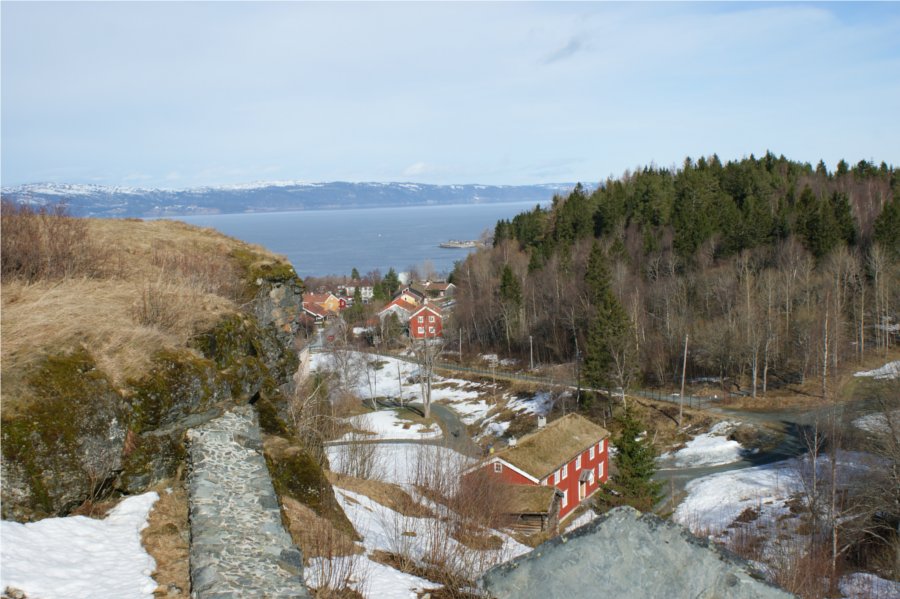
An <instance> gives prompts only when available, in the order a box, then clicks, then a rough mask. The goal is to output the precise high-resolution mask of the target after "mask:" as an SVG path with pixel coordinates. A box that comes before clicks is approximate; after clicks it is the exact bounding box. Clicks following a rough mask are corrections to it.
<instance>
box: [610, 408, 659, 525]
mask: <svg viewBox="0 0 900 599" xmlns="http://www.w3.org/2000/svg"><path fill="white" fill-rule="evenodd" d="M619 425H620V426H621V429H620V431H619V434H618V435H617V436H616V437H615V439H614V440H613V444H614V445H615V447H616V454H615V456H613V464H615V470H614V471H613V474H612V477H611V479H610V485H609V490H612V491H615V492H616V493H618V494H619V495H618V496H615V499H613V497H609V496H608V495H607V497H601V502H606V503H615V504H625V505H630V506H632V507H634V508H637V509H639V510H641V511H645V512H646V511H650V510H652V509H653V506H655V505H656V504H657V503H658V502H659V500H660V499H661V498H662V483H661V482H659V481H656V480H653V475H654V474H655V473H656V450H655V449H654V447H653V444H652V443H651V442H650V439H649V438H648V437H647V435H646V434H644V430H643V428H644V427H643V425H642V423H641V421H640V420H638V419H637V418H636V417H635V416H634V414H633V413H632V412H631V410H625V411H624V412H623V414H622V416H621V417H620V419H619Z"/></svg>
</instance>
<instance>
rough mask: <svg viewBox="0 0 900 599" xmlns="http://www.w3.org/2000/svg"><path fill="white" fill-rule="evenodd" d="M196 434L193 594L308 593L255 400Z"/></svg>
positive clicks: (192, 445)
mask: <svg viewBox="0 0 900 599" xmlns="http://www.w3.org/2000/svg"><path fill="white" fill-rule="evenodd" d="M188 441H189V447H188V449H189V459H190V472H189V475H188V488H189V492H190V525H191V567H190V570H191V589H192V590H191V597H193V598H195V599H239V598H241V599H243V598H261V597H266V598H271V599H287V598H298V599H299V598H308V597H309V593H308V592H307V590H306V587H305V586H304V584H303V560H302V557H301V554H300V551H299V550H298V549H297V548H296V546H295V545H294V544H293V542H292V540H291V538H290V536H289V535H288V534H287V532H285V530H284V526H283V525H282V521H281V511H280V509H279V504H278V498H277V496H276V495H275V489H274V487H273V486H272V480H271V478H270V477H269V471H268V469H267V468H266V462H265V458H264V457H263V453H262V439H261V437H260V431H259V424H258V421H257V416H256V412H255V411H254V410H253V408H252V406H249V405H248V406H243V407H238V408H234V409H232V410H231V411H229V412H226V413H225V414H224V415H222V416H221V417H219V418H216V419H215V420H211V421H210V422H207V423H206V424H204V425H203V426H201V427H199V428H195V429H192V430H190V431H189V432H188Z"/></svg>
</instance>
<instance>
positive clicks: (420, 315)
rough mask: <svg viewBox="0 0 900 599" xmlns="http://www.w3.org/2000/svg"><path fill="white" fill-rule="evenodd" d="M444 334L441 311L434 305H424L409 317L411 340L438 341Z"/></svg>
mask: <svg viewBox="0 0 900 599" xmlns="http://www.w3.org/2000/svg"><path fill="white" fill-rule="evenodd" d="M443 334H444V323H443V317H442V316H441V310H440V309H439V308H438V307H437V306H435V305H434V304H428V303H426V304H424V305H423V306H421V307H420V308H419V309H418V310H416V311H415V312H413V313H412V314H411V315H410V317H409V337H410V339H437V338H438V337H442V336H443Z"/></svg>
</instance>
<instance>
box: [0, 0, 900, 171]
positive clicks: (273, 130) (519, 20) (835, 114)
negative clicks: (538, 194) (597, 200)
mask: <svg viewBox="0 0 900 599" xmlns="http://www.w3.org/2000/svg"><path fill="white" fill-rule="evenodd" d="M0 28H2V31H0V44H2V54H0V60H2V65H0V66H2V69H0V117H2V129H0V150H2V153H0V182H2V185H3V186H14V185H20V184H25V183H37V182H58V183H94V184H102V185H116V186H132V187H164V188H175V189H181V188H188V187H196V186H205V185H227V184H235V183H247V182H253V181H268V180H303V181H335V180H340V181H410V182H421V183H439V184H447V183H485V184H531V183H549V182H572V181H584V182H598V181H601V180H603V179H606V178H607V177H609V176H613V177H618V176H620V175H622V173H623V172H625V171H626V170H627V169H634V168H636V167H640V166H644V165H648V164H651V163H655V164H656V165H659V166H672V165H680V164H682V162H683V160H684V158H685V157H687V156H691V157H693V158H696V157H699V156H709V155H711V154H713V153H717V154H718V155H719V157H720V158H722V159H723V160H727V159H740V158H741V157H744V156H749V155H750V154H751V153H752V154H755V155H757V156H759V155H761V154H764V153H765V152H766V151H767V150H771V151H772V152H774V153H775V154H784V155H785V156H787V157H788V158H790V159H793V160H799V161H804V162H810V163H812V164H815V163H816V162H818V160H819V159H823V160H824V161H825V163H826V164H827V165H828V166H829V168H832V169H833V168H834V166H835V164H836V163H837V162H838V161H839V160H840V159H842V158H845V159H847V160H848V161H849V162H851V163H856V162H858V161H859V160H874V161H875V162H876V163H880V162H881V161H885V162H887V163H888V164H892V165H900V141H898V140H900V118H898V115H900V110H898V109H900V3H874V4H857V3H853V4H843V3H821V4H820V3H627V4H620V3H588V2H576V3H543V2H528V3H517V2H502V3H483V2H465V3H464V2H454V3H441V2H397V3H381V2H365V3H351V2H329V3H308V2H271V3H270V2H207V3H200V2H148V3H143V2H99V3H89V2H63V3H52V2H11V1H8V0H4V1H3V2H2V3H0Z"/></svg>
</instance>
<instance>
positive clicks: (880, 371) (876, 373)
mask: <svg viewBox="0 0 900 599" xmlns="http://www.w3.org/2000/svg"><path fill="white" fill-rule="evenodd" d="M853 376H860V377H872V378H875V379H882V380H883V379H896V378H900V360H897V361H895V362H888V363H887V364H885V365H884V366H882V367H881V368H876V369H875V370H863V371H860V372H857V373H854V375H853Z"/></svg>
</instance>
